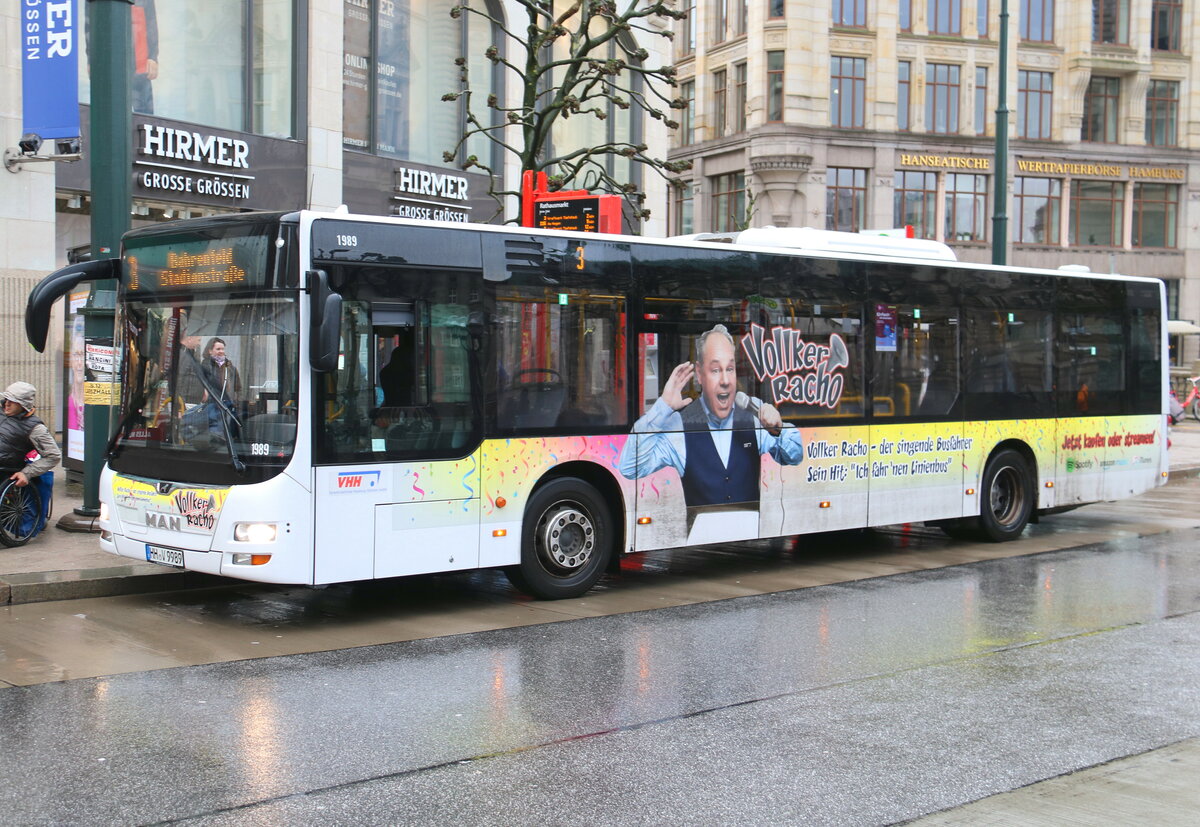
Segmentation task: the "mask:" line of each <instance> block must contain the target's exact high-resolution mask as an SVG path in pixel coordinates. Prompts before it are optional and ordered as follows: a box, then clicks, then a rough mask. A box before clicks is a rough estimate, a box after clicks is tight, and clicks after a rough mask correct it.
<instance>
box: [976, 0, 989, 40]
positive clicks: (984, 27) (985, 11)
mask: <svg viewBox="0 0 1200 827" xmlns="http://www.w3.org/2000/svg"><path fill="white" fill-rule="evenodd" d="M990 12H991V8H990V4H989V2H988V0H975V34H976V35H978V36H979V39H980V40H986V39H987V36H988V23H989V20H990Z"/></svg>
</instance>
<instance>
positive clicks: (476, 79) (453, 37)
mask: <svg viewBox="0 0 1200 827" xmlns="http://www.w3.org/2000/svg"><path fill="white" fill-rule="evenodd" d="M486 8H487V11H488V13H490V14H491V15H492V16H494V17H496V19H502V18H501V17H500V14H501V12H500V8H499V5H498V3H494V2H488V4H487V6H486ZM342 40H343V52H344V55H345V59H344V61H343V76H342V90H343V101H342V113H343V114H342V130H343V145H344V146H346V147H347V148H351V149H360V150H363V151H367V152H373V153H376V154H379V155H385V156H388V157H392V158H402V159H404V160H409V161H416V162H418V163H425V164H435V165H439V166H441V165H444V164H445V160H444V159H443V153H445V152H447V151H450V150H452V149H454V147H455V146H456V144H457V143H458V140H459V137H460V136H461V134H462V133H463V130H464V124H465V117H466V112H465V108H464V107H465V102H463V101H460V102H458V103H454V102H448V101H444V100H442V96H443V95H444V94H446V93H447V92H454V91H457V90H458V89H460V88H461V86H462V81H461V76H462V73H463V69H462V67H459V66H458V65H456V64H455V60H456V59H457V58H459V57H461V56H463V55H466V56H467V66H466V70H467V73H468V75H469V77H470V79H471V90H472V92H473V93H474V94H473V98H474V100H475V101H476V105H475V115H476V116H477V117H478V116H485V114H486V112H487V110H486V108H485V107H482V105H481V102H482V101H483V100H484V99H486V97H487V95H489V94H491V93H493V92H494V91H495V90H496V89H497V83H496V82H495V73H494V70H493V67H492V64H491V61H489V60H488V59H487V58H486V57H484V55H483V52H484V50H485V49H486V48H487V47H488V45H490V44H492V43H499V42H502V41H501V38H500V35H499V31H498V27H497V26H495V24H493V23H492V22H491V21H490V20H488V19H486V18H485V17H483V16H481V15H478V14H463V15H461V17H460V18H458V19H455V18H452V17H451V16H450V15H449V14H447V12H446V9H445V8H444V7H442V6H441V5H440V4H437V3H433V2H431V0H413V2H411V3H409V4H401V3H393V2H386V3H378V4H375V3H368V2H366V0H348V2H346V3H345V16H344V24H343V33H342ZM468 151H470V152H473V153H475V154H478V155H481V157H484V158H489V157H490V154H491V147H490V145H489V143H488V142H487V139H486V138H480V139H478V140H473V141H472V142H471V143H470V144H469V147H468Z"/></svg>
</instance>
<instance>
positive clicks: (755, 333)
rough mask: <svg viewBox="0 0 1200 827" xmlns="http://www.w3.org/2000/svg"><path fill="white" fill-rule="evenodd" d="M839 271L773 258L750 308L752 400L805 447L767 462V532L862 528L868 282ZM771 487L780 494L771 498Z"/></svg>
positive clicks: (838, 267) (818, 264)
mask: <svg viewBox="0 0 1200 827" xmlns="http://www.w3.org/2000/svg"><path fill="white" fill-rule="evenodd" d="M841 268H842V265H841V264H840V263H838V262H828V261H819V260H803V259H787V260H777V261H774V262H771V264H770V266H768V267H764V268H763V279H762V290H761V294H760V295H758V296H756V297H754V299H753V300H752V301H750V302H749V303H748V308H747V315H748V317H749V325H748V333H749V334H750V335H749V338H747V339H746V340H745V342H746V344H745V346H744V347H743V350H744V351H745V355H746V358H747V360H748V366H749V368H750V372H751V375H752V376H753V377H754V378H755V379H757V380H758V384H757V385H756V388H755V392H754V394H753V395H754V396H756V397H758V398H761V399H762V400H763V401H765V402H769V403H771V404H772V405H774V406H775V407H777V408H778V409H779V412H780V414H781V415H782V416H783V419H784V422H785V423H787V428H794V429H795V430H797V431H799V432H800V434H801V435H802V439H803V443H804V455H803V458H802V460H801V461H800V462H789V461H788V459H787V457H782V458H781V461H778V460H776V459H774V458H771V457H769V456H768V455H764V456H763V462H764V463H765V465H766V468H765V471H764V474H763V486H764V495H763V498H764V505H763V535H764V536H779V535H789V534H805V533H813V532H820V531H837V530H840V529H845V528H857V527H861V526H863V525H866V519H867V493H868V482H869V477H868V475H867V446H868V439H867V425H866V418H865V407H864V397H863V394H864V381H865V371H864V355H865V352H866V351H865V347H864V346H865V342H864V336H863V314H862V292H861V291H862V283H861V273H860V272H855V271H846V270H843V269H841ZM787 428H785V431H786V429H787ZM771 488H774V489H775V490H776V491H778V492H779V493H778V495H776V496H775V497H771V498H768V497H767V494H766V491H767V490H769V489H771ZM768 503H770V504H771V507H770V508H769V507H768ZM772 509H773V510H772Z"/></svg>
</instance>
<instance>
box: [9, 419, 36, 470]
mask: <svg viewBox="0 0 1200 827" xmlns="http://www.w3.org/2000/svg"><path fill="white" fill-rule="evenodd" d="M0 420H3V421H0V468H15V469H17V470H20V469H21V468H24V467H25V455H26V454H28V453H29V452H30V451H32V450H33V443H32V442H30V441H29V433H30V432H31V431H32V430H33V426H34V425H41V424H42V420H40V419H38V418H37V417H36V416H22V417H16V416H0Z"/></svg>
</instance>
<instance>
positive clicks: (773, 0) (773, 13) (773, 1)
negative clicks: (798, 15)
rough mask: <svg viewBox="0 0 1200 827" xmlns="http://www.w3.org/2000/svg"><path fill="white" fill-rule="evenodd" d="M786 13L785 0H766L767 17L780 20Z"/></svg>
mask: <svg viewBox="0 0 1200 827" xmlns="http://www.w3.org/2000/svg"><path fill="white" fill-rule="evenodd" d="M786 13H787V8H786V2H785V0H767V19H768V20H782V19H783V18H784V17H785V16H786Z"/></svg>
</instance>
